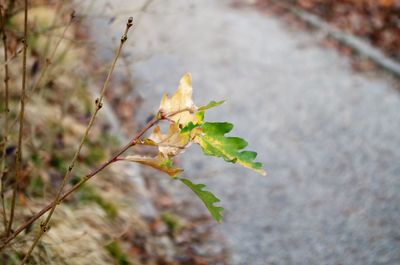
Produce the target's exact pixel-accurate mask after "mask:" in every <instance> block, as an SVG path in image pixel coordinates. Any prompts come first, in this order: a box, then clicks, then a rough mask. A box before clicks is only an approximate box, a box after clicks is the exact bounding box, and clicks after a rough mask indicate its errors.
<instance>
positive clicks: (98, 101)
mask: <svg viewBox="0 0 400 265" xmlns="http://www.w3.org/2000/svg"><path fill="white" fill-rule="evenodd" d="M132 25H133V18H132V17H130V18H129V19H128V22H127V24H126V28H125V32H124V34H123V35H122V37H121V42H120V45H119V47H118V49H117V51H116V54H115V57H114V60H113V63H112V65H111V68H110V70H109V72H108V75H107V78H106V80H105V81H104V85H103V87H102V89H101V92H100V97H99V98H97V99H96V102H95V103H96V109H95V111H94V112H93V114H92V117H91V118H90V121H89V124H88V126H87V127H86V131H85V133H84V135H83V137H82V139H81V142H80V144H79V146H78V149H77V150H76V152H75V155H74V157H73V158H72V160H71V162H70V164H69V166H68V169H67V171H66V173H65V175H64V178H63V181H62V183H61V185H60V187H59V189H58V191H57V195H56V197H55V199H54V201H53V202H52V203H51V208H50V212H49V214H48V215H47V218H46V219H45V221H44V222H43V223H42V224H41V225H40V227H41V229H40V230H39V233H38V235H37V237H36V238H35V240H34V241H33V244H32V246H31V247H30V248H29V250H28V252H27V254H26V255H25V257H24V259H23V260H22V262H21V265H23V264H25V263H26V261H27V260H28V258H29V256H30V255H31V253H32V251H33V249H34V248H35V246H36V245H37V244H38V243H39V241H40V239H41V237H42V236H43V234H44V233H45V232H46V231H47V230H48V224H49V222H50V219H51V217H52V216H53V213H54V211H55V209H56V207H57V205H58V204H59V203H60V198H61V195H62V192H63V190H64V187H65V185H66V184H67V181H68V180H69V177H70V175H71V172H72V169H73V168H74V165H75V162H76V160H77V159H78V156H79V154H80V152H81V149H82V147H83V144H84V142H85V141H86V138H87V137H88V135H89V131H90V130H91V128H92V126H93V124H94V121H95V119H96V116H97V113H98V112H99V110H100V109H101V107H102V104H103V103H102V101H103V98H104V96H105V92H106V90H107V88H108V86H109V83H110V80H111V76H112V73H113V71H114V68H115V65H116V63H117V61H118V58H119V56H120V54H121V51H122V48H123V46H124V44H125V43H126V40H127V39H128V36H127V34H128V31H129V29H130V28H131V27H132ZM129 147H130V146H128V147H127V148H126V149H128V148H129ZM110 163H111V162H110ZM107 165H108V164H107ZM107 165H105V166H104V167H106V166H107ZM101 169H102V168H101ZM101 169H100V170H101ZM100 170H99V171H100ZM97 172H98V171H97ZM97 172H96V173H95V174H97ZM78 188H79V187H78Z"/></svg>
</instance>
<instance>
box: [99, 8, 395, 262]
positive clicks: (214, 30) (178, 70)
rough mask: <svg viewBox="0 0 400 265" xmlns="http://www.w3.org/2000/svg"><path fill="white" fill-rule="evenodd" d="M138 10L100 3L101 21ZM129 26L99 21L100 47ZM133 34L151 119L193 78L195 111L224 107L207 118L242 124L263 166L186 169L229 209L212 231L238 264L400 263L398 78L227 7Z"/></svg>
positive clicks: (148, 21) (183, 13)
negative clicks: (213, 104)
mask: <svg viewBox="0 0 400 265" xmlns="http://www.w3.org/2000/svg"><path fill="white" fill-rule="evenodd" d="M104 2H108V5H107V6H106V7H105V8H104V9H102V8H103V4H104ZM140 2H141V1H136V2H134V3H128V1H111V0H109V1H107V0H102V1H97V4H98V5H99V6H98V7H97V9H95V10H97V11H98V10H100V9H102V13H103V14H104V15H105V16H106V18H110V17H112V15H109V14H112V13H117V14H126V16H128V14H134V13H135V10H137V7H138V6H140ZM126 16H125V15H123V16H121V17H118V18H117V19H116V20H115V21H114V22H113V23H112V24H111V25H106V24H102V23H104V21H103V22H102V21H101V20H96V22H94V23H95V25H96V28H97V30H100V31H99V33H98V34H97V36H98V38H99V40H100V41H102V42H103V43H107V42H109V37H110V35H112V34H114V35H115V36H116V37H117V38H118V37H119V32H121V25H123V23H124V19H125V17H126ZM120 18H121V19H120ZM99 25H101V26H99ZM133 35H134V37H131V38H130V40H129V45H128V48H127V49H126V51H128V52H129V53H130V54H131V56H132V58H133V59H134V61H135V63H134V64H133V66H132V72H133V75H134V78H135V80H136V81H135V82H136V89H137V92H138V93H140V94H141V95H142V96H143V97H144V98H145V99H146V101H145V102H144V104H143V107H142V111H143V112H142V113H144V114H148V113H150V112H152V111H154V110H156V109H157V106H158V103H159V99H160V98H161V95H162V93H164V92H165V91H168V92H170V93H171V92H173V90H174V89H175V88H176V85H177V83H178V80H179V78H180V76H181V75H182V74H183V73H185V72H186V71H190V72H191V73H192V74H193V79H194V89H195V93H194V94H195V95H194V96H195V100H196V102H198V103H199V104H202V103H206V102H208V100H211V99H213V100H219V99H227V103H226V104H224V105H223V106H222V107H220V108H219V109H218V110H214V111H210V113H209V114H208V118H209V119H210V120H223V121H225V120H228V121H232V122H233V123H234V124H235V125H236V127H235V129H234V132H233V133H234V134H235V135H239V136H243V137H245V138H246V139H249V141H250V146H249V149H252V150H257V151H258V153H259V160H261V161H264V162H265V167H266V169H267V171H268V174H269V175H268V176H267V177H262V176H258V175H256V174H254V173H252V172H250V171H247V170H244V169H242V168H240V167H237V166H233V165H230V164H226V163H224V162H222V161H219V160H218V159H213V158H209V157H208V158H204V157H203V156H202V155H200V152H199V150H194V151H193V152H190V153H192V155H191V156H190V154H188V155H186V154H185V156H184V158H183V159H184V164H186V168H187V174H188V175H190V176H198V177H200V178H203V180H202V181H203V182H205V183H207V185H208V186H209V188H210V189H211V190H213V191H214V192H215V193H216V194H218V195H219V196H220V197H221V199H222V202H223V206H224V207H225V208H226V214H225V216H226V217H225V221H224V223H223V224H221V225H216V229H217V231H218V232H220V233H222V234H223V235H224V236H225V238H226V241H227V243H228V244H229V246H230V248H231V251H232V261H231V263H230V264H240V265H265V264H284V265H288V264H304V265H310V264H315V265H320V264H332V265H336V264H348V265H354V264H360V265H365V264H393V265H394V264H400V150H399V149H400V96H399V93H398V91H396V90H395V88H394V87H395V84H394V83H393V82H392V81H391V80H389V79H388V78H387V77H386V78H385V77H382V76H380V75H371V74H365V73H364V74H359V73H355V72H354V71H352V69H351V67H350V63H349V60H348V59H346V58H343V57H341V56H340V55H338V54H337V52H336V51H334V50H329V49H324V48H321V47H320V46H318V40H317V38H316V35H315V34H313V33H304V32H293V31H288V30H287V29H286V28H285V27H284V25H283V23H282V22H281V21H279V20H278V19H277V18H274V17H267V16H263V15H261V14H260V13H259V12H258V11H257V10H254V9H251V8H249V9H247V8H243V9H235V8H232V7H231V5H230V3H229V1H227V0H224V1H214V0H201V1H200V0H199V1H194V0H163V1H161V0H155V2H154V3H153V4H152V5H151V6H150V8H149V10H148V12H147V13H146V14H145V15H144V16H143V17H142V20H141V22H140V24H139V26H138V28H137V30H136V31H135V33H134V34H133ZM142 116H145V115H139V117H138V119H139V120H140V119H141V117H142Z"/></svg>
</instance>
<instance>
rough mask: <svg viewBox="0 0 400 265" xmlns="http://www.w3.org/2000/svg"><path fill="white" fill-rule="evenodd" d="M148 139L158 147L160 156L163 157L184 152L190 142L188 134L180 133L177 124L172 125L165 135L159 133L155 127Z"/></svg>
mask: <svg viewBox="0 0 400 265" xmlns="http://www.w3.org/2000/svg"><path fill="white" fill-rule="evenodd" d="M148 139H149V140H151V141H153V142H154V143H155V144H156V145H158V150H159V151H160V153H161V154H163V155H164V156H165V157H171V156H176V155H178V154H179V153H181V152H183V151H184V149H185V148H186V147H187V145H188V144H189V142H190V135H189V133H181V130H180V129H179V124H177V123H172V124H171V125H170V127H169V130H168V133H167V134H163V133H161V129H160V126H157V127H155V128H154V130H153V133H152V134H151V135H150V136H149V138H148Z"/></svg>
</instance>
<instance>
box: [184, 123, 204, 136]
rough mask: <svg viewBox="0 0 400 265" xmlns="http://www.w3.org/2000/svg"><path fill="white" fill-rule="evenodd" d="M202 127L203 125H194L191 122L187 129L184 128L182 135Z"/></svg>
mask: <svg viewBox="0 0 400 265" xmlns="http://www.w3.org/2000/svg"><path fill="white" fill-rule="evenodd" d="M199 126H201V124H194V123H193V122H189V123H188V124H187V125H186V126H185V127H183V128H182V130H181V133H189V132H191V131H192V130H193V129H194V128H196V127H199Z"/></svg>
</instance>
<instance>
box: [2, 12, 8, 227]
mask: <svg viewBox="0 0 400 265" xmlns="http://www.w3.org/2000/svg"><path fill="white" fill-rule="evenodd" d="M2 11H3V10H0V17H1V22H0V23H1V33H2V35H3V36H2V41H3V52H4V61H5V62H7V60H8V51H7V35H6V31H5V30H4V26H5V23H6V20H7V10H5V11H4V13H3V12H2ZM9 78H10V77H9V73H8V65H7V64H4V136H3V150H2V153H1V165H0V200H1V211H2V215H3V224H4V230H5V232H6V230H7V227H8V225H7V223H8V222H7V212H6V205H5V200H4V189H5V187H4V181H5V179H4V177H5V175H6V154H7V143H8V131H9V126H8V120H9V112H10V108H9V104H8V99H9V93H8V80H9Z"/></svg>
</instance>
